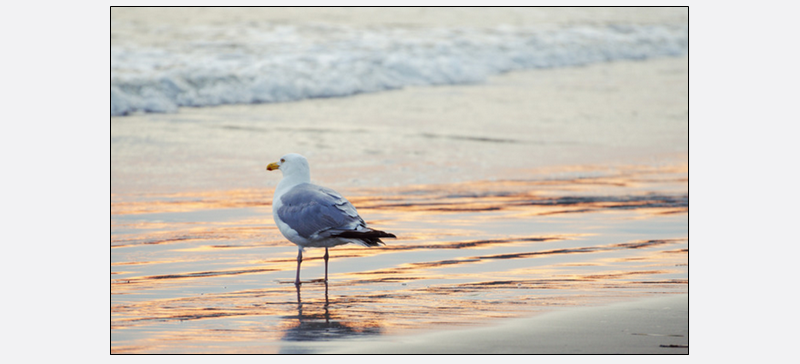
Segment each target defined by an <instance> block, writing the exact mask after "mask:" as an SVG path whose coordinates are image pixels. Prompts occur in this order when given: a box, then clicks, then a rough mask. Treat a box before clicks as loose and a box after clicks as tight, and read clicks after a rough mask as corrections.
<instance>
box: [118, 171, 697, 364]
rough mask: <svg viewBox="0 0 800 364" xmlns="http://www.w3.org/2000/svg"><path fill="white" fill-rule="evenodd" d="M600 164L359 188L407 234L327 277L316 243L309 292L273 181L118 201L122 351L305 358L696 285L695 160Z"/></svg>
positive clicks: (371, 208)
mask: <svg viewBox="0 0 800 364" xmlns="http://www.w3.org/2000/svg"><path fill="white" fill-rule="evenodd" d="M595 172H596V171H594V170H591V169H583V170H582V169H573V170H570V169H565V170H562V171H561V172H559V173H560V174H561V175H563V178H548V179H536V178H531V179H527V180H522V179H521V180H500V181H478V182H470V183H457V184H450V185H420V186H411V187H405V188H396V189H372V190H362V191H353V193H351V194H348V193H345V195H348V196H352V197H350V200H351V202H353V204H354V205H355V206H356V207H357V208H358V210H359V212H360V213H361V215H362V216H363V217H365V219H366V220H367V221H368V222H369V223H370V224H372V225H374V226H379V227H381V228H384V229H386V230H391V231H392V232H394V233H396V234H397V235H398V239H397V240H396V241H392V242H387V245H386V246H384V247H379V248H371V249H368V248H362V247H356V246H343V247H337V248H335V249H332V250H331V252H330V254H331V257H332V258H331V259H332V260H331V262H330V270H331V272H330V282H329V284H325V283H324V282H322V281H320V278H321V277H322V254H321V252H320V251H319V250H314V249H309V250H307V253H306V254H305V259H304V270H303V272H302V276H301V279H302V281H303V285H302V286H301V287H300V288H299V289H295V287H294V285H293V284H291V282H293V276H294V270H295V268H296V247H295V246H294V245H292V244H290V243H288V242H286V241H285V240H284V239H283V237H282V236H281V235H280V233H279V232H278V231H277V229H276V228H274V224H273V221H272V217H271V210H270V207H269V202H270V201H271V198H272V196H271V191H269V190H268V189H263V190H241V191H222V192H220V191H210V192H202V193H185V194H171V195H158V194H153V195H147V196H141V195H137V196H122V195H113V196H112V205H111V211H112V216H111V220H112V229H111V230H112V234H111V256H112V261H111V300H112V303H111V327H112V352H130V353H155V352H262V353H268V352H274V353H280V352H287V351H289V352H303V350H307V349H308V347H306V346H305V345H308V344H307V343H315V344H314V345H325V342H329V341H335V340H338V339H342V338H353V337H359V336H369V335H390V334H393V333H398V332H405V331H407V330H424V329H430V328H431V327H432V326H433V325H474V324H477V323H480V322H482V321H485V320H488V319H492V318H498V317H512V316H514V315H522V314H530V313H535V312H539V311H541V310H543V309H546V308H547V307H551V306H561V305H575V304H581V303H582V302H589V301H591V302H597V301H598V300H603V299H614V298H617V299H618V298H620V297H627V296H632V295H638V294H644V293H654V292H655V293H682V292H686V291H687V285H688V217H687V213H688V179H687V178H686V173H687V172H686V169H685V168H684V167H683V166H667V167H664V168H654V167H642V168H636V167H624V168H619V169H618V170H617V171H616V172H615V173H610V174H609V173H606V174H595ZM559 173H551V174H548V175H549V176H553V175H555V176H558V175H560V174H559ZM576 174H577V176H576ZM342 192H346V191H342ZM659 231H661V232H659ZM663 231H671V233H669V234H666V235H665V234H664V233H663Z"/></svg>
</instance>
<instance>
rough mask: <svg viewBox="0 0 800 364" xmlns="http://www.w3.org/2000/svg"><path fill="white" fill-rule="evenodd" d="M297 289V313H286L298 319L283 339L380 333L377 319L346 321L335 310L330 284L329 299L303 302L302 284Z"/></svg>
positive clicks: (295, 339)
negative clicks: (330, 297)
mask: <svg viewBox="0 0 800 364" xmlns="http://www.w3.org/2000/svg"><path fill="white" fill-rule="evenodd" d="M295 289H296V290H297V316H285V319H287V320H296V322H295V323H294V324H293V326H291V327H289V328H288V329H286V330H284V335H283V338H282V340H283V341H326V340H334V339H343V338H348V337H354V336H366V335H379V334H380V333H381V328H380V327H379V326H378V325H377V323H375V322H374V321H357V322H346V321H343V320H342V318H341V317H339V316H337V315H336V314H335V313H334V312H335V311H334V309H333V307H332V306H333V305H331V303H330V301H329V299H328V284H327V282H325V300H324V303H323V302H322V301H314V300H310V301H308V302H303V300H302V298H301V294H300V289H301V288H300V286H295Z"/></svg>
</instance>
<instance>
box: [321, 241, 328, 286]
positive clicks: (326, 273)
mask: <svg viewBox="0 0 800 364" xmlns="http://www.w3.org/2000/svg"><path fill="white" fill-rule="evenodd" d="M322 258H323V259H325V283H326V284H327V283H328V247H327V246H326V247H325V256H324V257H322Z"/></svg>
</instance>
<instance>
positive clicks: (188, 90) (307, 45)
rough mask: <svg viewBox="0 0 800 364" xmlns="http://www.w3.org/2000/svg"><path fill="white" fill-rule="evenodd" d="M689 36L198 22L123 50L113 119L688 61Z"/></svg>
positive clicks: (587, 29) (670, 30)
mask: <svg viewBox="0 0 800 364" xmlns="http://www.w3.org/2000/svg"><path fill="white" fill-rule="evenodd" d="M113 26H114V25H113V24H112V27H113ZM688 33H689V30H688V25H687V24H678V25H603V26H590V25H581V26H571V27H561V28H558V29H548V30H538V29H534V28H522V27H511V26H500V27H495V28H480V29H476V28H433V29H431V28H411V27H391V26H385V27H359V28H356V27H349V26H344V25H321V24H312V25H287V24H278V23H257V24H244V25H242V26H241V27H238V28H230V27H227V28H221V27H217V28H215V27H213V26H206V27H203V28H200V27H198V28H195V29H192V30H191V33H179V32H165V34H164V37H163V39H160V41H159V42H155V43H150V44H142V43H137V42H125V41H124V40H117V41H116V42H113V43H112V46H111V115H112V116H120V115H128V114H131V113H134V112H175V111H176V110H177V109H178V107H182V106H190V107H202V106H213V105H223V104H251V103H270V102H287V101H295V100H302V99H308V98H320V97H340V96H348V95H354V94H358V93H365V92H376V91H383V90H392V89H398V88H402V87H405V86H427V85H446V84H464V83H476V82H481V81H483V80H485V79H486V78H487V77H488V76H491V75H496V74H499V73H503V72H509V71H514V70H522V69H532V68H551V67H566V66H577V65H586V64H591V63H597V62H607V61H614V60H630V59H647V58H654V57H664V56H681V55H684V54H686V52H687V51H688V37H689V36H688Z"/></svg>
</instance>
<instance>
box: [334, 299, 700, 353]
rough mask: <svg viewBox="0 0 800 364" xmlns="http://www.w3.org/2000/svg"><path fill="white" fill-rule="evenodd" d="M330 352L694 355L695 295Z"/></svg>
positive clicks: (554, 314) (540, 316) (385, 340)
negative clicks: (692, 309)
mask: <svg viewBox="0 0 800 364" xmlns="http://www.w3.org/2000/svg"><path fill="white" fill-rule="evenodd" d="M325 353H326V354H327V353H330V354H345V353H346V354H689V295H688V294H668V295H663V294H661V295H657V296H651V297H646V298H640V299H636V300H634V301H626V302H618V303H612V304H610V305H605V306H591V307H589V306H581V307H569V308H564V309H558V310H554V311H549V312H545V313H542V314H538V315H536V316H532V317H524V318H517V319H509V320H504V321H502V322H498V323H497V324H494V325H492V326H489V327H481V328H475V329H462V330H446V331H437V332H432V333H426V334H422V335H414V336H411V335H407V336H397V337H384V338H381V339H378V340H360V341H356V342H352V343H349V344H348V345H347V347H345V348H343V349H339V350H335V351H330V352H325Z"/></svg>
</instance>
